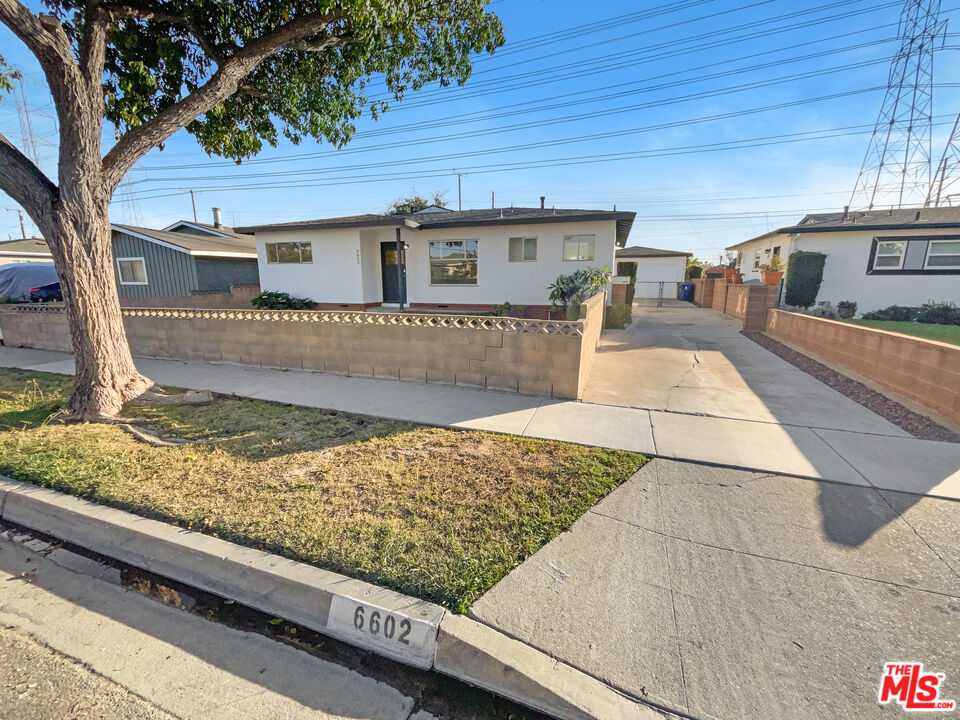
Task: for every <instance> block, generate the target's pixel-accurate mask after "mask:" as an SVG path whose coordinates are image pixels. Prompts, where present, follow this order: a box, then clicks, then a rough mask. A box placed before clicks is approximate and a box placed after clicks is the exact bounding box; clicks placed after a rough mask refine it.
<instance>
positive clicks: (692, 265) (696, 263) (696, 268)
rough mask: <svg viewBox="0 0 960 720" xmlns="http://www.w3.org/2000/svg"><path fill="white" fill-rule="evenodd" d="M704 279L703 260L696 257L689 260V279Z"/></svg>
mask: <svg viewBox="0 0 960 720" xmlns="http://www.w3.org/2000/svg"><path fill="white" fill-rule="evenodd" d="M702 277H703V260H699V259H698V258H695V257H689V258H687V278H688V279H690V280H693V279H695V278H702Z"/></svg>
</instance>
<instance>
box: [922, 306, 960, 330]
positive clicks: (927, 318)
mask: <svg viewBox="0 0 960 720" xmlns="http://www.w3.org/2000/svg"><path fill="white" fill-rule="evenodd" d="M916 319H917V322H922V323H928V324H931V325H960V308H958V307H957V306H956V305H954V304H953V303H950V302H939V303H924V304H923V306H922V307H921V308H920V310H919V311H917V315H916Z"/></svg>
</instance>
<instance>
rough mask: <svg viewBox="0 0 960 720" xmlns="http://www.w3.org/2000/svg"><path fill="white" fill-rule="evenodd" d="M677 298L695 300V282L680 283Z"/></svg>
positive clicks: (687, 300) (688, 300)
mask: <svg viewBox="0 0 960 720" xmlns="http://www.w3.org/2000/svg"><path fill="white" fill-rule="evenodd" d="M677 300H685V301H686V302H693V283H680V287H679V289H678V290H677Z"/></svg>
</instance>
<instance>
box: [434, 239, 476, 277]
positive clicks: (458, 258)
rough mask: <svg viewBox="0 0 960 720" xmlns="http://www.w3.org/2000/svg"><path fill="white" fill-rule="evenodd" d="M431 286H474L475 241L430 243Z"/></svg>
mask: <svg viewBox="0 0 960 720" xmlns="http://www.w3.org/2000/svg"><path fill="white" fill-rule="evenodd" d="M430 284H431V285H476V284H477V241H476V240H443V241H441V242H432V243H430Z"/></svg>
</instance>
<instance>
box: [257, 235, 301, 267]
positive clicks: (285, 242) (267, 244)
mask: <svg viewBox="0 0 960 720" xmlns="http://www.w3.org/2000/svg"><path fill="white" fill-rule="evenodd" d="M271 245H296V246H297V254H298V255H300V260H299V262H280V252H279V251H277V259H276V260H271V259H270V249H269V248H270V246H271ZM304 245H309V246H310V259H309V260H304V259H303V246H304ZM263 254H264V256H265V257H266V259H267V265H313V243H312V242H311V241H310V240H271V241H269V242H265V243H263Z"/></svg>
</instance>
